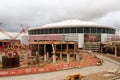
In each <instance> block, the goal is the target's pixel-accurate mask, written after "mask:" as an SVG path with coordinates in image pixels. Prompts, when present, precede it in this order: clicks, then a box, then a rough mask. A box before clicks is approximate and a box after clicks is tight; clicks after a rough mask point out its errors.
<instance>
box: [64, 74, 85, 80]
mask: <svg viewBox="0 0 120 80" xmlns="http://www.w3.org/2000/svg"><path fill="white" fill-rule="evenodd" d="M82 78H83V76H82V75H81V74H73V75H68V76H67V77H66V79H65V80H81V79H82Z"/></svg>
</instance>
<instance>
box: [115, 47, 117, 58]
mask: <svg viewBox="0 0 120 80" xmlns="http://www.w3.org/2000/svg"><path fill="white" fill-rule="evenodd" d="M115 57H117V46H115Z"/></svg>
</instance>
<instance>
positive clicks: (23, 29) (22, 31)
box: [0, 22, 28, 40]
mask: <svg viewBox="0 0 120 80" xmlns="http://www.w3.org/2000/svg"><path fill="white" fill-rule="evenodd" d="M0 25H2V22H0ZM21 27H22V30H21V31H20V32H19V33H18V34H17V35H16V36H15V37H13V36H12V35H10V34H9V33H7V32H6V31H4V30H3V29H0V32H2V33H3V34H5V35H6V36H8V37H9V38H10V39H12V40H16V39H17V38H18V37H19V36H20V35H21V34H22V33H25V32H26V30H27V29H28V27H26V28H24V27H23V25H21Z"/></svg>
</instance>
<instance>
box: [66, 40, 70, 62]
mask: <svg viewBox="0 0 120 80" xmlns="http://www.w3.org/2000/svg"><path fill="white" fill-rule="evenodd" d="M66 52H67V62H69V61H70V54H69V53H68V42H67V44H66Z"/></svg>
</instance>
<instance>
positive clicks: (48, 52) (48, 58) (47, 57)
mask: <svg viewBox="0 0 120 80" xmlns="http://www.w3.org/2000/svg"><path fill="white" fill-rule="evenodd" d="M48 59H49V52H47V60H48Z"/></svg>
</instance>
